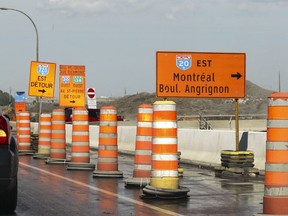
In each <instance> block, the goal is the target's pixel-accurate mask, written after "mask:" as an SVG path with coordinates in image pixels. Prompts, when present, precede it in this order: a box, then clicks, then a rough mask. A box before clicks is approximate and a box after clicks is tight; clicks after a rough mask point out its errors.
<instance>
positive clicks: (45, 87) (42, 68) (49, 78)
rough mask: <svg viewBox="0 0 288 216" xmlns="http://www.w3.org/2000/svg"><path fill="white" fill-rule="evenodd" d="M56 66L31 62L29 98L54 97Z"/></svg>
mask: <svg viewBox="0 0 288 216" xmlns="http://www.w3.org/2000/svg"><path fill="white" fill-rule="evenodd" d="M55 73H56V64H55V63H48V62H35V61H32V62H31V65H30V79H29V90H28V95H29V96H36V97H48V98H53V97H54V89H55Z"/></svg>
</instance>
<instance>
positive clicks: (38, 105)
mask: <svg viewBox="0 0 288 216" xmlns="http://www.w3.org/2000/svg"><path fill="white" fill-rule="evenodd" d="M0 10H11V11H16V12H19V13H21V14H23V15H24V16H26V17H27V18H28V19H29V20H30V21H31V23H32V24H33V27H34V29H35V32H36V61H37V62H38V61H39V36H38V30H37V27H36V25H35V23H34V21H33V20H32V18H31V17H30V16H28V14H26V13H24V12H23V11H21V10H18V9H14V8H3V7H1V8H0ZM41 105H42V104H41V97H40V99H39V98H37V109H38V110H37V111H38V115H39V116H38V122H40V121H39V119H40V112H41Z"/></svg>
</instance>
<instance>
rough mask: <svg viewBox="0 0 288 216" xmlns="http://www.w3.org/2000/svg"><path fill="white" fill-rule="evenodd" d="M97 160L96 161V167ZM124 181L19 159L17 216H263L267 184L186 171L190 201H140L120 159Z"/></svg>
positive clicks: (127, 159) (127, 163)
mask: <svg viewBox="0 0 288 216" xmlns="http://www.w3.org/2000/svg"><path fill="white" fill-rule="evenodd" d="M95 162H96V158H94V159H93V158H92V159H91V163H95ZM118 163H119V170H120V171H123V173H124V177H123V178H95V177H93V171H71V170H67V169H66V165H64V164H59V165H55V164H46V163H45V161H44V160H38V159H33V157H31V156H21V157H20V167H19V175H18V178H19V195H18V206H17V209H16V212H15V214H14V215H16V216H39V215H42V216H49V215H51V216H52V215H53V216H58V215H59V216H63V215H69V216H74V215H84V216H86V215H89V216H90V215H105V216H107V215H123V216H134V215H137V216H138V215H139V216H142V215H143V216H144V215H145V216H146V215H149V216H154V215H161V216H162V215H230V216H231V215H239V216H240V215H241V216H246V215H247V216H251V215H253V214H257V213H262V212H263V206H262V199H263V194H264V185H263V181H260V180H257V181H256V180H253V181H249V182H247V181H241V180H231V179H222V178H218V177H215V175H214V171H213V170H206V169H199V168H197V167H193V166H191V165H181V166H182V167H183V168H184V176H183V177H182V178H181V180H180V185H181V186H183V187H188V188H189V189H190V192H189V193H188V195H189V197H188V198H187V199H179V200H163V199H141V198H140V195H141V194H142V191H141V188H140V187H136V188H125V184H124V181H125V179H127V178H130V177H132V172H133V168H134V165H133V157H131V156H128V155H119V162H118Z"/></svg>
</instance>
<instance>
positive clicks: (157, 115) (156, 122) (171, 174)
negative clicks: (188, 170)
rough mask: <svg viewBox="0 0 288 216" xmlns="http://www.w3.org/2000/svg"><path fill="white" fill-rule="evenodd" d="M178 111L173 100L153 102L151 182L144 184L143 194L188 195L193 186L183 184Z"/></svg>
mask: <svg viewBox="0 0 288 216" xmlns="http://www.w3.org/2000/svg"><path fill="white" fill-rule="evenodd" d="M177 150H178V142H177V112H176V104H175V102H173V101H156V102H155V103H154V104H153V124H152V164H151V165H152V166H151V179H150V185H147V186H146V187H145V188H143V193H144V194H143V197H145V196H154V197H159V193H160V194H161V195H160V196H162V197H165V198H184V197H187V193H188V192H189V189H187V188H183V187H180V186H179V177H178V154H179V153H178V151H177Z"/></svg>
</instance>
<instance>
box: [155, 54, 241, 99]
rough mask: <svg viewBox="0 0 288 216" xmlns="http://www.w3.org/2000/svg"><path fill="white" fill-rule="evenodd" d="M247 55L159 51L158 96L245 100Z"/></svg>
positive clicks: (157, 60)
mask: <svg viewBox="0 0 288 216" xmlns="http://www.w3.org/2000/svg"><path fill="white" fill-rule="evenodd" d="M245 73H246V54H245V53H201V52H162V51H158V52H156V95H157V97H190V98H244V97H245V82H246V78H245V76H246V74H245Z"/></svg>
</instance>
